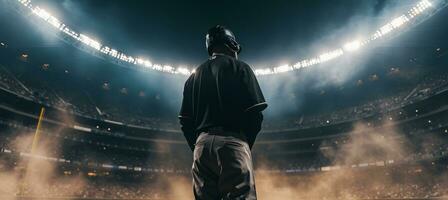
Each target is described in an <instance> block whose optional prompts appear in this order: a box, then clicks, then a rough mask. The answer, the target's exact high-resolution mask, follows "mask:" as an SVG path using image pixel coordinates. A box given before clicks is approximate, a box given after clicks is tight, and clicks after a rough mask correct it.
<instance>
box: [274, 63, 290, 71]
mask: <svg viewBox="0 0 448 200" xmlns="http://www.w3.org/2000/svg"><path fill="white" fill-rule="evenodd" d="M292 70H293V68H292V66H290V65H281V66H278V67H275V68H274V73H283V72H289V71H292Z"/></svg>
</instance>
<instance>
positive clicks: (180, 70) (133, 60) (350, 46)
mask: <svg viewBox="0 0 448 200" xmlns="http://www.w3.org/2000/svg"><path fill="white" fill-rule="evenodd" d="M17 1H18V2H19V3H20V4H21V5H23V6H24V7H25V8H26V9H29V10H31V12H32V13H33V14H35V15H36V16H37V17H38V18H39V19H42V20H44V21H45V22H46V23H48V24H49V25H50V26H51V27H53V28H55V29H56V30H58V31H61V32H62V33H64V34H66V35H67V36H69V38H72V39H74V40H75V41H81V43H82V44H84V45H86V46H88V47H90V48H92V49H94V50H97V51H99V52H101V53H102V54H104V56H110V57H112V58H114V59H117V60H119V61H120V62H121V63H122V62H125V63H128V64H131V65H135V66H137V67H142V68H145V69H153V70H156V71H161V72H167V73H172V74H182V75H189V74H192V73H194V70H189V69H188V68H186V67H183V66H179V67H177V68H175V67H172V66H170V65H161V64H152V63H151V62H150V61H148V60H145V59H143V58H138V57H133V56H129V55H127V54H125V53H124V52H121V51H118V50H116V49H114V48H111V47H109V46H105V45H103V44H101V43H100V42H99V41H97V40H94V39H92V38H91V37H89V36H88V35H86V34H81V33H77V32H76V31H74V30H72V29H71V28H70V27H68V26H67V25H66V24H64V23H63V22H62V21H60V20H59V19H58V18H56V17H54V16H53V15H51V13H49V12H47V11H46V10H45V9H42V8H40V7H38V6H34V5H33V4H32V0H17ZM433 2H437V5H438V6H440V7H446V6H447V5H448V1H447V0H443V1H440V0H439V1H436V0H434V1H433ZM431 7H433V3H431V1H429V0H421V1H419V2H418V3H417V4H415V6H413V7H412V8H411V9H409V10H408V11H407V12H406V13H405V14H403V15H401V16H399V17H396V18H394V19H392V20H391V21H390V22H388V23H386V24H384V25H383V26H381V27H380V28H379V29H378V30H376V31H375V32H374V33H373V34H371V35H370V36H367V37H366V38H367V39H363V40H355V41H351V42H348V43H346V44H344V45H343V46H342V47H341V48H337V49H335V50H333V51H330V52H326V53H323V54H320V55H318V56H315V57H310V58H307V59H301V60H300V61H298V62H296V63H295V64H294V65H292V66H291V65H282V66H278V67H273V68H264V69H256V70H254V72H255V74H256V75H269V74H276V73H284V72H289V71H292V70H298V69H301V68H306V67H310V66H314V65H317V64H320V63H324V62H327V61H330V60H333V59H335V58H338V57H340V56H342V55H343V54H344V51H348V52H350V51H356V50H358V49H359V48H360V47H363V46H366V45H367V44H370V43H372V42H373V41H375V40H377V39H380V38H382V37H384V36H385V35H389V34H391V33H392V32H395V31H396V30H398V29H400V28H401V27H403V26H404V25H405V24H408V23H410V22H411V20H412V19H414V18H416V17H419V16H420V15H422V14H423V13H425V12H426V11H427V10H428V9H429V8H431ZM434 10H435V11H436V9H434ZM73 45H75V44H74V43H73Z"/></svg>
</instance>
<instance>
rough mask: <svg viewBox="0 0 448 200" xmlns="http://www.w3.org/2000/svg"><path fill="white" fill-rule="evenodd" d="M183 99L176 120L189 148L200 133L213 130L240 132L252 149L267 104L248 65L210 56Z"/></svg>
mask: <svg viewBox="0 0 448 200" xmlns="http://www.w3.org/2000/svg"><path fill="white" fill-rule="evenodd" d="M183 95H184V96H183V101H182V108H181V110H180V115H179V119H180V124H181V126H182V131H183V133H184V136H185V138H186V139H187V142H188V145H189V146H190V148H192V149H194V143H195V142H196V138H197V136H198V134H199V133H200V132H201V131H204V130H206V129H207V128H210V127H216V126H220V127H224V128H225V129H226V130H229V131H243V132H244V133H245V134H246V137H247V138H248V143H249V146H250V147H252V145H253V144H254V142H255V138H256V136H257V134H258V132H259V131H260V129H261V122H262V121H263V115H262V113H261V111H263V110H264V109H266V107H267V103H266V101H265V99H264V97H263V93H262V92H261V89H260V86H259V85H258V82H257V79H256V77H255V74H254V73H253V71H252V69H251V68H250V67H249V65H247V64H246V63H244V62H242V61H239V60H237V59H234V58H232V57H230V56H226V55H216V56H213V57H212V58H210V59H209V60H207V61H206V62H205V63H203V64H202V65H200V66H199V67H198V68H197V69H196V71H195V73H193V74H192V75H191V76H190V77H189V78H188V80H187V81H186V83H185V88H184V93H183Z"/></svg>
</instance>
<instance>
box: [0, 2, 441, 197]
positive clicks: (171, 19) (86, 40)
mask: <svg viewBox="0 0 448 200" xmlns="http://www.w3.org/2000/svg"><path fill="white" fill-rule="evenodd" d="M237 2H238V1H235V2H218V3H210V2H208V3H205V2H197V1H196V2H186V1H185V2H176V1H167V2H163V1H151V2H143V1H141V2H139V1H75V0H64V1H44V0H2V1H0V5H1V6H0V16H1V18H0V23H1V24H0V25H1V27H2V28H1V30H0V199H5V200H13V199H30V200H34V199H56V200H58V199H74V200H77V199H92V200H99V199H101V200H106V199H146V200H190V199H194V196H193V191H192V187H193V186H192V181H191V179H192V178H191V169H192V162H193V155H192V152H191V150H190V148H189V146H188V144H187V141H186V140H185V138H184V135H183V134H182V131H181V127H180V124H179V121H178V114H179V109H180V107H181V104H182V90H183V87H184V83H185V81H186V80H187V78H188V77H189V76H190V75H191V74H194V73H195V69H196V67H197V66H198V65H199V64H200V63H201V62H203V61H204V60H206V59H207V55H206V54H207V52H206V50H205V49H204V48H205V47H203V44H204V40H203V39H204V36H205V31H206V30H207V29H208V28H209V27H211V26H213V25H215V24H218V23H225V24H226V25H228V26H229V27H235V28H233V30H234V31H235V33H236V34H237V35H241V38H239V40H240V41H242V42H243V49H244V50H243V53H242V54H241V59H242V60H245V61H247V62H248V63H249V64H251V65H250V66H251V67H252V69H253V71H254V73H255V75H256V77H257V79H258V82H259V84H260V86H261V89H262V90H263V92H264V95H265V97H266V101H267V102H268V104H269V107H268V108H267V109H266V110H265V111H264V115H265V119H264V121H263V125H262V130H261V132H260V134H259V136H258V137H257V140H256V142H255V145H254V146H253V148H252V156H253V162H254V168H255V177H256V184H257V195H258V198H259V199H262V200H289V199H322V200H333V199H334V200H336V199H341V200H352V199H353V200H355V199H384V200H387V199H389V200H391V199H396V200H398V199H448V68H447V65H448V40H447V39H446V36H447V35H448V26H447V24H446V19H448V8H447V6H448V1H447V0H409V1H381V0H378V1H376V0H375V1H373V0H372V1H354V0H342V1H337V3H335V2H336V1H335V2H333V3H331V2H325V1H297V2H292V1H284V2H282V1H272V2H266V5H254V4H259V3H257V1H247V2H239V3H237ZM199 4H201V6H200V5H199ZM220 6H222V7H230V6H232V10H233V11H234V12H230V13H229V12H228V9H225V8H222V11H221V10H219V9H218V10H214V11H210V10H212V8H216V7H220ZM134 9H135V10H134ZM204 10H206V11H204ZM295 11H297V12H295ZM202 12H203V13H202ZM203 14H205V15H210V17H209V18H208V19H206V20H205V19H204V21H203V22H202V21H197V20H201V19H203V16H202V15H203ZM138 15H143V16H141V17H139V16H138ZM223 15H227V16H223ZM182 20H184V21H182ZM131 22H132V23H131ZM127 23H131V24H129V25H128V26H125V24H127ZM188 23H192V24H188ZM317 32H318V33H317ZM257 34H259V35H257ZM268 37H269V38H268ZM245 40H246V42H244V41H245ZM151 43H153V45H154V46H151ZM271 58H272V59H271Z"/></svg>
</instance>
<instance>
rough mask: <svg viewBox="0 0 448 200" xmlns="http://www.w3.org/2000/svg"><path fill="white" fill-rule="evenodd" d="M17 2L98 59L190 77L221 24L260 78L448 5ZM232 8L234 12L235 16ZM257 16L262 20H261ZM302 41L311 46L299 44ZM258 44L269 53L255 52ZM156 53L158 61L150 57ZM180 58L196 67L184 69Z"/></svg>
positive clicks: (314, 61)
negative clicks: (207, 34)
mask: <svg viewBox="0 0 448 200" xmlns="http://www.w3.org/2000/svg"><path fill="white" fill-rule="evenodd" d="M18 2H20V3H21V4H22V5H23V6H25V8H27V9H28V10H26V9H25V10H23V9H22V12H23V13H24V14H27V15H30V14H31V15H32V16H36V17H37V18H39V19H40V20H43V21H44V22H47V23H46V25H47V26H49V27H48V28H50V29H51V28H53V29H54V30H49V31H55V30H56V31H60V32H61V33H62V34H60V35H62V38H63V39H64V40H65V41H67V42H69V43H72V44H73V45H83V46H82V47H80V48H82V49H88V50H90V51H91V52H93V54H96V55H97V56H100V57H106V59H109V60H112V61H115V62H116V63H119V64H121V65H131V66H132V67H140V68H146V69H152V70H157V71H163V72H168V73H174V74H184V75H188V74H190V73H192V72H193V71H194V70H193V67H191V66H194V65H197V64H198V63H199V62H200V61H199V59H197V58H199V57H202V55H201V53H198V52H202V53H203V52H205V51H202V50H203V47H200V46H199V45H198V44H202V43H203V42H200V40H201V38H202V37H203V32H204V31H205V30H206V29H207V27H209V26H211V25H213V24H216V23H224V24H228V25H229V26H230V27H235V29H234V30H235V32H237V34H241V38H240V40H241V41H242V43H243V45H244V46H245V47H246V46H247V51H248V53H247V56H246V57H247V59H248V60H249V62H251V61H252V63H255V68H256V70H255V72H256V73H257V74H258V75H265V74H276V73H283V72H288V71H292V70H296V69H301V68H306V67H310V66H313V65H318V64H320V63H324V62H327V61H329V60H333V59H335V58H338V57H340V56H343V55H344V54H350V53H351V52H353V51H356V50H358V49H360V48H363V47H364V46H368V45H371V43H374V42H376V41H377V40H380V39H382V38H383V37H384V36H389V35H394V34H393V33H396V32H399V31H401V30H402V29H404V28H403V27H406V26H409V25H408V24H416V23H419V22H420V21H422V20H424V19H425V18H428V17H429V16H431V14H433V13H435V12H436V11H438V10H439V9H440V8H442V7H445V6H446V4H447V2H446V1H444V0H432V1H431V0H421V1H406V3H397V2H393V3H390V2H386V1H369V3H366V2H365V1H355V2H351V3H350V4H349V3H348V2H347V1H344V2H341V3H340V4H331V5H330V4H328V3H324V2H315V1H308V2H301V3H291V4H284V3H281V2H277V3H273V2H270V3H266V5H263V6H261V5H254V3H251V4H249V3H237V2H235V3H233V4H229V5H227V3H224V4H223V5H218V4H213V3H206V2H189V3H179V2H177V4H176V5H178V6H182V8H183V9H179V7H178V6H175V7H172V8H169V9H168V7H169V6H168V5H167V4H166V3H165V2H157V4H155V3H153V2H145V3H138V4H136V3H126V4H123V3H122V2H123V1H107V2H95V1H93V2H90V1H76V2H75V1H65V2H63V3H56V2H54V3H52V2H42V1H31V0H18ZM168 3H170V5H171V4H172V3H173V2H168ZM179 4H182V5H179ZM164 6H165V7H164ZM166 6H168V7H166ZM264 6H266V7H264ZM341 6H342V7H341ZM158 7H159V8H160V9H158ZM217 8H219V9H217ZM229 8H233V9H232V10H234V12H228V11H227V10H228V9H229ZM268 8H269V9H268ZM292 9H293V10H292ZM204 10H205V11H204ZM260 10H261V11H262V12H259V11H260ZM265 10H266V11H265ZM27 11H28V12H27ZM54 13H56V14H54ZM201 13H204V14H205V15H204V14H201ZM265 13H266V14H265ZM136 14H138V17H137V15H136ZM204 16H206V17H204ZM255 16H256V17H258V18H259V19H256V20H255V19H254V17H255ZM354 16H355V17H354ZM111 19H113V20H111ZM308 19H313V20H308ZM279 25H282V26H280V27H279ZM73 27H75V28H73ZM247 27H251V29H247ZM360 27H361V28H360ZM83 30H85V31H83ZM67 36H68V37H67ZM118 36H119V37H118ZM134 36H135V37H134ZM285 36H286V37H285ZM117 37H118V38H117ZM97 38H101V39H97ZM317 40H318V41H323V42H322V43H321V42H316V41H317ZM303 41H307V42H303ZM300 42H303V43H305V44H307V45H298V44H299V43H300ZM316 43H317V44H316ZM327 43H328V44H327ZM135 44H137V45H138V46H137V45H135ZM245 44H247V45H245ZM251 44H252V45H253V46H263V48H257V49H253V48H252V46H251ZM140 45H141V46H140ZM309 46H316V47H314V48H311V47H309ZM85 47H88V48H85ZM89 48H90V49H89ZM121 49H124V50H121ZM141 49H151V50H149V51H150V52H149V51H145V50H141ZM245 49H246V48H245ZM260 49H261V51H260ZM310 49H311V50H310ZM183 50H187V51H183ZM95 51H97V52H95ZM140 52H141V53H140ZM260 52H261V55H260ZM266 52H268V53H266ZM308 52H316V53H314V54H313V53H308ZM146 53H148V55H147V54H146ZM180 54H183V55H180ZM263 54H266V55H263ZM149 55H152V56H153V57H154V60H156V61H154V60H153V59H149V58H148V57H150V56H149ZM199 55H200V56H199ZM297 55H303V56H297ZM246 57H244V58H246ZM261 57H262V58H263V59H260V58H261ZM151 58H152V57H151ZM157 58H159V59H157ZM164 58H166V59H164ZM180 59H185V60H186V62H185V63H189V64H179V63H180V62H179V61H178V60H180ZM278 60H283V62H282V63H283V64H274V63H279V62H278ZM159 61H160V62H159ZM189 66H190V67H189ZM271 66H274V67H271Z"/></svg>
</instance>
